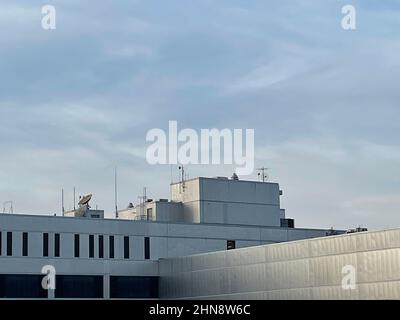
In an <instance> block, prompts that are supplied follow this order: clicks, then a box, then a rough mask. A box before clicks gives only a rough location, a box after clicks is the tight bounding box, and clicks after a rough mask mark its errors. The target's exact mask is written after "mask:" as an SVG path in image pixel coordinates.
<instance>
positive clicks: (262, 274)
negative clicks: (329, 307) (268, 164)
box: [159, 229, 400, 300]
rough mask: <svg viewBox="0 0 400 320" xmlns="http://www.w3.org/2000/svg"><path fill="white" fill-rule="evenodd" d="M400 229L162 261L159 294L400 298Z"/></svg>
mask: <svg viewBox="0 0 400 320" xmlns="http://www.w3.org/2000/svg"><path fill="white" fill-rule="evenodd" d="M399 264H400V229H393V230H383V231H373V232H357V233H351V234H344V235H339V236H333V237H324V238H316V239H307V240H300V241H293V242H287V243H278V244H270V245H264V246H257V247H251V248H243V249H238V250H230V251H224V252H213V253H205V254H200V255H193V256H188V257H178V258H170V259H161V260H160V291H159V296H160V298H168V299H173V298H175V299H176V298H179V299H239V300H245V299H262V300H270V299H283V300H286V299H307V300H309V299H318V300H320V299H322V300H324V299H386V300H387V299H397V300H398V299H400V268H399Z"/></svg>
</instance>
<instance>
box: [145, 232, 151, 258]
mask: <svg viewBox="0 0 400 320" xmlns="http://www.w3.org/2000/svg"><path fill="white" fill-rule="evenodd" d="M144 258H145V259H150V238H149V237H145V238H144Z"/></svg>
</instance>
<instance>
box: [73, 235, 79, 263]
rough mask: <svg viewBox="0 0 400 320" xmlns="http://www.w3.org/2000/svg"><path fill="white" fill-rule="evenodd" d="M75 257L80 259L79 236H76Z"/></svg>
mask: <svg viewBox="0 0 400 320" xmlns="http://www.w3.org/2000/svg"><path fill="white" fill-rule="evenodd" d="M74 257H75V258H79V234H75V235H74Z"/></svg>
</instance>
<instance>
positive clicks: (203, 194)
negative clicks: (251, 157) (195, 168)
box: [171, 178, 280, 226]
mask: <svg viewBox="0 0 400 320" xmlns="http://www.w3.org/2000/svg"><path fill="white" fill-rule="evenodd" d="M171 199H172V200H173V201H182V203H183V215H184V221H185V222H192V223H221V224H243V225H257V226H260V225H261V226H280V199H279V185H278V184H277V183H262V182H257V181H240V180H239V181H235V180H228V179H216V178H196V179H192V180H188V181H185V183H184V186H183V185H182V184H179V183H177V184H172V185H171Z"/></svg>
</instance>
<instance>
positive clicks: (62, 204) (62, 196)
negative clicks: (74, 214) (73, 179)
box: [61, 188, 65, 216]
mask: <svg viewBox="0 0 400 320" xmlns="http://www.w3.org/2000/svg"><path fill="white" fill-rule="evenodd" d="M61 213H62V215H63V216H64V213H65V210H64V188H62V189H61Z"/></svg>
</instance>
